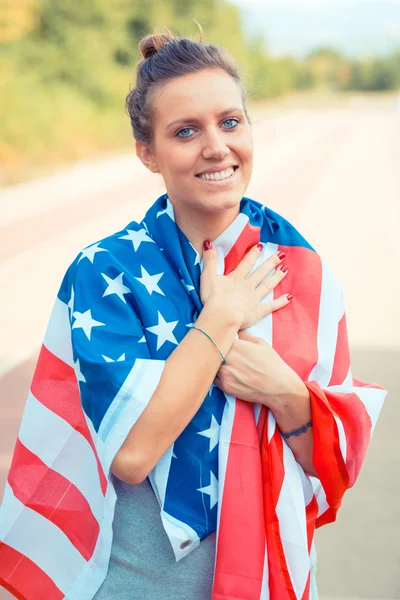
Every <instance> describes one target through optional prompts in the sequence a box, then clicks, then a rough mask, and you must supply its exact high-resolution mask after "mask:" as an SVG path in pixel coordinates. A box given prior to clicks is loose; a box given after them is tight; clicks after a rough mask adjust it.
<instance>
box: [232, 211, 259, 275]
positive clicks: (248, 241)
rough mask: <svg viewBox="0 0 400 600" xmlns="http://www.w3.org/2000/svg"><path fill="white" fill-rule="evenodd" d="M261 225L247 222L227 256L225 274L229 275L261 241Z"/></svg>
mask: <svg viewBox="0 0 400 600" xmlns="http://www.w3.org/2000/svg"><path fill="white" fill-rule="evenodd" d="M260 231H261V230H260V227H258V226H257V225H251V224H250V222H247V223H246V225H245V227H243V230H242V232H241V234H240V235H239V237H238V239H237V240H236V242H235V244H234V245H233V246H232V248H231V249H230V251H229V252H228V254H227V255H226V257H225V271H224V275H229V273H231V272H232V271H233V270H234V269H236V267H237V266H238V264H239V263H240V261H241V260H242V258H243V257H244V256H245V254H246V253H247V252H248V251H249V250H250V248H253V246H255V245H256V244H258V243H259V241H260Z"/></svg>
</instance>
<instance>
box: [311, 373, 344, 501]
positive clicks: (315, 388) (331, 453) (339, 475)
mask: <svg viewBox="0 0 400 600" xmlns="http://www.w3.org/2000/svg"><path fill="white" fill-rule="evenodd" d="M305 385H306V387H307V389H308V391H309V392H310V398H311V412H312V420H313V433H314V448H313V456H312V462H313V465H314V467H315V470H316V472H317V474H318V478H319V480H320V481H321V484H322V487H323V488H324V492H325V495H326V500H327V503H328V505H329V506H330V507H331V508H334V509H336V510H337V509H338V508H339V507H340V505H341V502H342V498H343V495H344V493H345V491H346V490H347V488H348V487H349V474H348V472H347V468H346V464H345V462H344V460H343V456H342V452H341V450H340V443H339V433H338V429H337V425H336V421H335V419H334V416H333V413H332V409H331V406H330V403H329V402H328V399H327V397H326V396H325V393H324V391H323V390H322V389H321V388H320V386H319V385H318V383H316V382H315V381H306V382H305ZM339 414H340V413H339Z"/></svg>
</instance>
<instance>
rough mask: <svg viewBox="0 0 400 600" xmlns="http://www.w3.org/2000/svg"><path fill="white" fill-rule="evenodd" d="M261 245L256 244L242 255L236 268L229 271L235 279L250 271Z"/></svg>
mask: <svg viewBox="0 0 400 600" xmlns="http://www.w3.org/2000/svg"><path fill="white" fill-rule="evenodd" d="M262 249H263V245H262V244H261V243H259V244H256V245H255V246H253V247H252V248H250V250H249V251H248V252H247V253H246V254H245V255H244V257H243V258H242V260H241V261H240V263H239V264H238V266H237V267H236V269H234V270H233V271H232V273H231V276H233V277H236V278H237V279H245V278H246V277H247V275H248V274H249V273H250V271H251V270H252V268H253V267H254V264H255V263H256V261H257V260H258V259H259V258H260V254H261V251H262Z"/></svg>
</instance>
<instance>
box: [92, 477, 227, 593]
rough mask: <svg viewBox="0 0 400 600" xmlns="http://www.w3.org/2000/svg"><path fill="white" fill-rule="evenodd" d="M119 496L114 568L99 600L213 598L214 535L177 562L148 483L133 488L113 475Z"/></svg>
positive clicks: (114, 525)
mask: <svg viewBox="0 0 400 600" xmlns="http://www.w3.org/2000/svg"><path fill="white" fill-rule="evenodd" d="M113 483H114V485H115V491H116V493H117V502H116V506H115V516H114V521H113V532H114V537H113V542H112V547H111V558H110V565H109V569H108V573H107V577H106V578H105V580H104V582H103V584H102V585H101V587H100V588H99V590H98V592H97V593H96V594H95V596H94V599H95V600H116V599H117V598H118V600H136V599H137V600H139V599H140V600H143V599H147V598H149V599H150V598H151V599H152V600H176V599H177V598H185V597H186V598H190V599H191V600H210V599H211V591H212V583H213V573H214V559H215V544H216V534H215V532H214V533H212V534H211V535H209V536H208V537H207V538H206V539H204V540H203V541H202V542H201V543H200V546H198V548H195V549H194V550H193V551H192V552H191V553H190V554H188V555H187V556H185V558H182V559H181V560H180V561H179V562H176V560H175V556H174V553H173V550H172V547H171V544H170V541H169V539H168V536H167V534H166V533H165V530H164V527H163V525H162V521H161V517H160V506H159V504H158V501H157V498H156V497H155V495H154V492H153V490H152V489H151V487H150V484H149V482H148V480H147V479H146V480H145V481H144V482H143V483H141V484H139V485H129V484H127V483H124V482H123V481H121V480H120V479H118V478H117V477H114V476H113Z"/></svg>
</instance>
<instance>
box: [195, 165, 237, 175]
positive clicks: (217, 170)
mask: <svg viewBox="0 0 400 600" xmlns="http://www.w3.org/2000/svg"><path fill="white" fill-rule="evenodd" d="M231 167H233V168H235V167H236V168H237V167H238V165H235V164H233V163H232V164H230V165H225V166H224V165H222V166H221V167H210V168H209V169H205V170H204V171H201V172H200V173H196V177H197V176H198V175H207V174H208V175H210V174H211V173H220V172H221V171H226V170H227V169H230V168H231Z"/></svg>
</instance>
